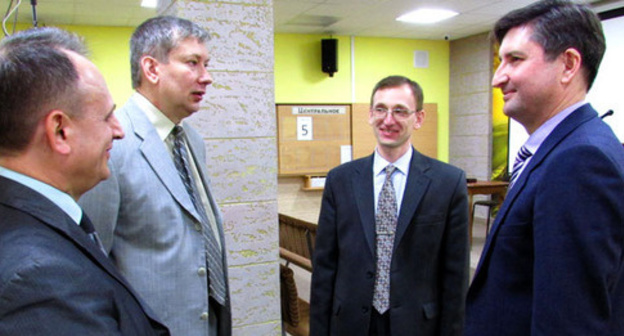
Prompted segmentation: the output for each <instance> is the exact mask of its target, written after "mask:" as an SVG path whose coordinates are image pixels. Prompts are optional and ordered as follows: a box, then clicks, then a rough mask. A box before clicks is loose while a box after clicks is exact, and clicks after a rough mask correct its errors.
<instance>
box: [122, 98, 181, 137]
mask: <svg viewBox="0 0 624 336" xmlns="http://www.w3.org/2000/svg"><path fill="white" fill-rule="evenodd" d="M130 99H132V100H134V102H135V103H136V104H137V105H138V106H139V108H141V110H143V112H144V113H145V116H146V117H147V119H148V120H149V121H150V122H151V123H152V125H154V128H155V129H156V132H157V133H158V137H159V138H160V140H162V141H165V139H167V136H169V133H171V130H172V129H173V127H174V126H175V124H174V123H173V121H171V119H169V118H167V116H166V115H165V114H164V113H162V112H161V111H160V110H159V109H158V108H157V107H156V106H154V104H152V102H150V101H149V100H148V99H147V98H145V96H143V95H142V94H140V93H139V92H135V93H134V94H133V95H132V97H130Z"/></svg>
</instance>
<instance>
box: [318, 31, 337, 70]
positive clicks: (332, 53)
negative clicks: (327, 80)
mask: <svg viewBox="0 0 624 336" xmlns="http://www.w3.org/2000/svg"><path fill="white" fill-rule="evenodd" d="M321 70H322V71H323V72H325V73H328V74H329V77H334V72H338V40H337V39H334V38H330V39H322V40H321Z"/></svg>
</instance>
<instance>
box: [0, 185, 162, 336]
mask: <svg viewBox="0 0 624 336" xmlns="http://www.w3.org/2000/svg"><path fill="white" fill-rule="evenodd" d="M168 334H169V332H168V330H167V328H166V327H165V326H164V325H162V324H161V323H160V322H158V321H157V319H156V317H155V316H154V315H153V314H152V312H151V311H150V310H149V308H147V307H146V306H144V305H143V304H142V302H141V300H140V299H139V298H138V297H137V296H136V295H135V294H134V292H133V291H132V289H131V288H130V287H129V285H128V284H127V283H126V281H125V280H123V279H122V277H121V275H120V274H119V273H118V272H117V270H116V269H115V268H114V266H113V264H112V263H111V261H110V260H109V259H108V258H107V257H106V256H105V255H104V254H103V253H102V252H101V251H100V250H99V248H98V247H97V245H95V244H94V243H93V241H91V240H90V239H89V237H88V236H87V235H86V234H85V232H84V231H83V230H82V229H81V228H80V227H79V226H78V225H76V223H75V222H73V220H72V219H71V218H70V217H69V216H67V214H65V213H64V212H63V211H62V210H61V209H60V208H58V207H57V206H56V205H55V204H54V203H52V202H50V201H49V200H48V199H47V198H45V197H44V196H42V195H41V194H39V193H38V192H35V191H34V190H32V189H30V188H27V187H25V186H23V185H22V184H20V183H17V182H15V181H12V180H9V179H6V178H4V177H0V335H129V336H130V335H132V336H135V335H168Z"/></svg>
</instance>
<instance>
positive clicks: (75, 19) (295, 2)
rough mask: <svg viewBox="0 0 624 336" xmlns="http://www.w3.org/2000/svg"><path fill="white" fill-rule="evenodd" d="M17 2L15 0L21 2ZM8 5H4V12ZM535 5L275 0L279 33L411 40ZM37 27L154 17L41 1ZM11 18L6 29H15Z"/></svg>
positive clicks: (597, 0) (131, 4) (467, 28)
mask: <svg viewBox="0 0 624 336" xmlns="http://www.w3.org/2000/svg"><path fill="white" fill-rule="evenodd" d="M17 1H18V0H14V1H13V2H14V3H17ZM10 2H11V1H10V0H0V11H3V13H4V12H6V11H7V8H8V6H9V3H10ZM532 2H535V0H273V7H274V16H275V17H274V21H275V32H276V33H297V34H324V35H341V36H374V37H391V38H409V39H432V40H441V39H445V38H448V39H451V40H453V39H458V38H462V37H466V36H470V35H474V34H478V33H482V32H486V31H488V30H489V29H490V27H491V26H492V25H493V23H494V22H495V21H496V20H497V19H498V18H499V17H501V16H502V15H504V14H505V13H507V12H508V11H509V10H511V9H515V8H519V7H522V6H524V5H527V4H529V3H532ZM589 2H591V3H592V5H593V6H594V8H595V10H596V11H597V12H604V11H607V10H611V9H617V8H622V7H624V0H590V1H589ZM422 7H432V8H445V9H452V10H455V11H457V12H459V13H460V14H459V15H457V16H455V17H453V18H451V19H448V20H446V21H442V22H439V23H436V24H432V25H418V24H408V23H402V22H398V21H395V18H396V17H398V16H399V15H400V14H403V13H405V12H408V11H411V10H414V9H418V8H422ZM36 9H37V19H38V22H39V25H59V24H71V25H91V26H136V25H138V24H139V23H141V22H142V21H143V20H145V19H147V18H149V17H151V16H154V15H156V11H155V10H154V9H146V8H141V6H140V0H39V1H37V6H36ZM32 17H33V16H32V7H31V0H22V3H21V5H20V6H19V8H18V22H24V23H32ZM14 18H15V17H14V16H12V17H11V18H10V19H9V20H8V22H7V27H9V28H10V27H11V23H12V22H13V20H14Z"/></svg>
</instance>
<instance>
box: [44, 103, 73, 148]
mask: <svg viewBox="0 0 624 336" xmlns="http://www.w3.org/2000/svg"><path fill="white" fill-rule="evenodd" d="M44 124H45V137H46V139H47V140H48V144H49V145H50V148H51V149H52V150H53V151H55V152H58V153H61V154H65V155H67V154H69V153H70V152H71V144H70V142H69V141H68V140H69V139H70V138H71V137H72V136H73V131H74V129H73V127H72V122H71V119H70V118H69V117H68V116H67V114H65V112H63V111H61V110H53V111H51V112H50V113H48V115H46V117H45V119H44Z"/></svg>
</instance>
